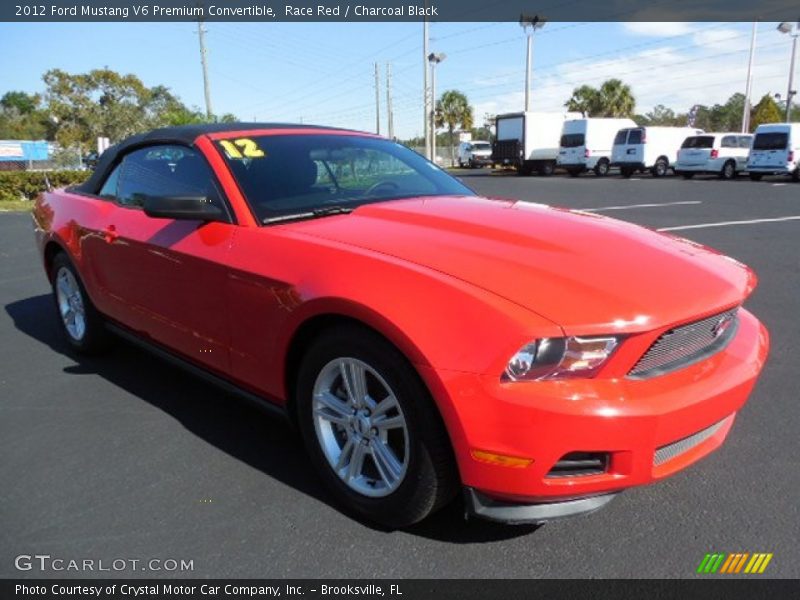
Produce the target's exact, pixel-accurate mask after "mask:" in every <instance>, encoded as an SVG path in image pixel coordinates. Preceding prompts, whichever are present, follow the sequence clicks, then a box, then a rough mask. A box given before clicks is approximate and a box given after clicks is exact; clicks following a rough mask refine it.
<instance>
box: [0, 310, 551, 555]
mask: <svg viewBox="0 0 800 600" xmlns="http://www.w3.org/2000/svg"><path fill="white" fill-rule="evenodd" d="M5 310H6V312H7V313H8V315H9V316H10V317H11V319H12V320H13V322H14V326H15V327H16V328H17V330H19V331H20V332H22V333H24V334H25V335H27V336H30V337H31V338H33V339H35V340H37V341H39V342H41V343H43V344H45V345H47V346H48V347H50V348H51V349H52V350H54V351H55V352H58V353H60V354H62V355H65V356H67V357H69V358H70V359H71V360H74V361H75V363H76V364H75V365H73V366H69V367H66V368H64V372H65V373H67V374H70V375H86V374H96V375H99V376H100V377H102V378H104V379H105V380H107V381H109V382H111V383H112V384H114V385H115V386H118V387H119V388H121V389H123V390H125V391H126V392H128V393H129V394H132V395H133V396H136V397H137V398H140V399H141V400H143V401H145V402H147V403H149V404H151V405H152V406H154V407H156V408H158V409H160V410H163V411H164V412H166V413H168V414H169V415H170V416H172V417H174V418H175V419H177V420H178V421H179V422H180V423H181V424H182V425H183V426H184V427H186V429H188V430H189V431H191V432H192V433H193V434H194V435H196V436H198V437H199V438H201V439H203V440H205V441H206V442H208V443H209V444H213V445H214V446H215V447H217V448H218V449H220V450H221V451H223V452H225V453H226V454H228V455H230V456H232V457H234V458H236V459H238V460H240V461H242V462H244V463H246V464H248V465H250V466H251V467H253V468H255V469H258V470H259V471H261V472H263V473H264V474H266V475H267V476H269V477H272V478H274V479H277V480H278V481H280V482H281V483H283V484H285V485H288V486H291V487H292V488H294V489H296V490H297V491H299V492H301V493H303V494H306V495H308V496H310V497H312V498H314V499H316V500H318V501H320V502H324V503H325V504H328V505H329V506H333V507H336V508H337V510H338V509H339V508H340V507H338V506H337V505H336V504H334V502H333V500H332V499H331V498H330V497H329V495H328V493H327V491H326V490H325V488H324V487H323V485H322V483H321V482H320V481H319V479H318V477H317V475H316V473H315V472H314V468H313V466H312V465H311V462H310V461H309V460H308V458H307V456H306V453H305V450H304V448H303V444H302V441H301V439H300V436H299V434H297V433H296V432H295V431H294V430H293V428H292V427H291V426H289V425H288V424H287V423H286V422H285V421H283V420H282V419H280V418H278V417H275V416H272V415H270V414H267V413H266V412H265V411H261V410H259V409H258V408H256V407H254V406H252V405H251V404H249V403H247V402H244V401H241V400H240V399H239V398H237V397H235V396H233V395H231V394H229V393H226V392H225V391H222V390H220V389H218V388H217V387H215V386H213V385H209V384H208V383H207V382H205V381H203V380H201V379H199V378H197V377H194V376H192V375H190V374H188V373H186V372H184V371H182V370H180V369H176V368H175V367H174V366H173V365H171V364H169V363H167V362H166V361H164V360H161V359H159V358H157V357H156V356H154V355H152V354H150V353H148V352H146V351H145V350H142V349H140V348H138V347H137V346H135V345H133V344H130V343H126V342H124V341H122V340H118V341H116V343H115V344H114V345H113V348H112V350H111V351H110V352H109V353H108V354H107V355H103V356H84V355H80V354H77V353H75V352H74V351H73V350H72V348H71V347H70V346H69V345H68V344H67V342H66V340H64V339H63V337H62V334H61V332H60V331H59V329H58V324H57V323H56V320H55V312H54V309H53V300H52V298H51V296H50V295H49V294H44V295H39V296H33V297H30V298H27V299H25V300H19V301H17V302H13V303H10V304H8V305H6V307H5ZM42 376H46V375H44V374H42ZM176 390H177V391H178V393H176ZM188 399H191V401H189V400H188ZM359 522H361V523H362V524H363V525H364V526H366V527H369V528H370V529H373V530H374V531H386V530H385V529H382V528H380V527H377V526H375V525H373V524H370V523H365V522H363V521H360V520H359ZM535 529H536V527H535V526H506V525H502V524H497V523H490V522H486V521H482V520H478V519H470V520H469V521H467V522H465V521H464V507H463V502H462V501H461V500H456V501H454V502H452V503H451V504H450V505H449V506H447V507H445V508H444V509H443V510H442V511H440V512H439V513H437V514H436V515H434V516H433V517H431V518H429V519H427V520H426V521H424V522H423V523H419V524H417V525H415V526H413V527H410V528H407V529H406V530H405V532H406V533H408V534H411V535H417V536H420V537H425V538H430V539H435V540H439V541H446V542H453V543H482V542H491V541H498V540H504V539H510V538H515V537H519V536H521V535H526V534H528V533H530V532H531V531H534V530H535Z"/></svg>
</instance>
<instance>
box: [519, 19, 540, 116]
mask: <svg viewBox="0 0 800 600" xmlns="http://www.w3.org/2000/svg"><path fill="white" fill-rule="evenodd" d="M519 24H520V25H521V26H522V28H523V29H524V30H525V33H527V34H528V50H527V54H526V59H525V112H528V111H530V109H531V68H532V65H533V34H534V33H535V32H536V30H537V29H541V28H542V27H544V24H545V19H543V18H542V17H540V16H539V15H533V16H529V15H520V16H519Z"/></svg>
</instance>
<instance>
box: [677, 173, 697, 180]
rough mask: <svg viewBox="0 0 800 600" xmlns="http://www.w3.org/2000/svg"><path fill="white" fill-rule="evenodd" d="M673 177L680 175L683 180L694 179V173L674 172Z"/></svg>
mask: <svg viewBox="0 0 800 600" xmlns="http://www.w3.org/2000/svg"><path fill="white" fill-rule="evenodd" d="M675 175H680V176H681V177H683V178H684V179H691V178H692V177H694V173H692V172H690V171H675Z"/></svg>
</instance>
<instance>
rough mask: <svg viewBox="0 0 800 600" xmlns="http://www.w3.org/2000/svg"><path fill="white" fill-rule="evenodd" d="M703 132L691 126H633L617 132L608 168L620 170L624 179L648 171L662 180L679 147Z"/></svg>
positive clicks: (670, 166)
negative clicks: (688, 138)
mask: <svg viewBox="0 0 800 600" xmlns="http://www.w3.org/2000/svg"><path fill="white" fill-rule="evenodd" d="M698 133H703V130H702V129H694V128H691V127H634V128H631V129H620V130H619V131H618V132H617V136H616V137H615V138H614V148H613V149H612V150H611V165H612V166H615V167H619V172H620V174H621V175H622V176H623V177H630V176H631V175H633V174H634V173H635V172H636V171H645V170H649V171H650V172H651V173H652V174H653V177H663V176H664V175H666V174H667V173H668V172H669V169H670V168H672V167H674V165H675V162H676V161H677V159H678V148H680V147H681V144H683V140H685V139H686V138H687V137H689V136H690V135H696V134H698Z"/></svg>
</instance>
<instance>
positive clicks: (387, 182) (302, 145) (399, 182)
mask: <svg viewBox="0 0 800 600" xmlns="http://www.w3.org/2000/svg"><path fill="white" fill-rule="evenodd" d="M217 144H218V145H219V148H220V150H221V153H222V156H223V157H225V159H226V161H227V162H228V165H229V166H230V169H231V171H232V172H233V175H234V177H235V178H236V180H237V182H238V184H239V187H240V188H241V190H242V192H243V193H244V195H245V198H246V199H247V201H248V202H249V204H250V206H251V207H252V208H253V211H254V212H255V214H256V216H257V217H258V218H259V219H260V220H261V221H262V222H265V223H269V222H272V221H275V222H277V221H281V220H288V219H291V218H293V217H294V216H296V217H298V218H305V217H308V218H310V217H313V216H324V215H327V214H336V213H337V212H339V213H341V212H347V211H349V210H352V209H354V208H356V207H358V206H360V205H362V204H370V203H373V202H384V201H388V200H395V199H399V198H409V197H417V196H474V195H475V194H474V192H473V191H472V190H470V189H469V188H467V187H466V186H464V185H463V184H461V183H460V182H459V181H458V180H456V179H455V178H453V177H451V176H450V175H448V174H447V173H446V172H444V171H443V170H442V169H440V168H439V167H437V166H436V165H434V164H433V163H431V162H429V161H427V160H425V159H424V158H423V157H422V156H420V155H419V154H417V153H416V152H414V151H412V150H410V149H408V148H406V147H405V146H402V145H400V144H397V143H395V142H391V141H388V140H384V139H380V138H373V137H367V136H359V135H335V134H333V135H331V134H328V135H325V134H320V135H317V134H311V135H265V136H254V137H247V138H236V137H231V138H230V139H224V140H218V141H217Z"/></svg>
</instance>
